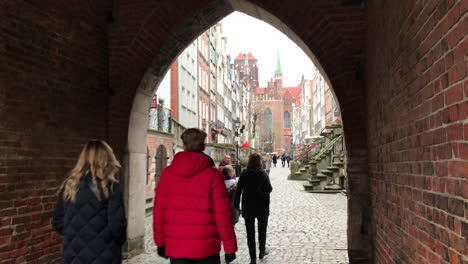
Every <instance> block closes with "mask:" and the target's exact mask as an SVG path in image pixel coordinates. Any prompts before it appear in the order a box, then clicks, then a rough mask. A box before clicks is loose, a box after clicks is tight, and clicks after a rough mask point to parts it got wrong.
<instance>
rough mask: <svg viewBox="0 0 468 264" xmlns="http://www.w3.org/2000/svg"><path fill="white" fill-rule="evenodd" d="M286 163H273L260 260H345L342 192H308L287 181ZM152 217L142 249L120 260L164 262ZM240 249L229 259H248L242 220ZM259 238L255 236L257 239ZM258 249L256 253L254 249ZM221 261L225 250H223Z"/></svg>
mask: <svg viewBox="0 0 468 264" xmlns="http://www.w3.org/2000/svg"><path fill="white" fill-rule="evenodd" d="M288 173H289V169H288V168H281V166H278V168H272V171H271V175H270V177H271V182H272V185H273V192H272V196H271V205H270V211H271V214H270V219H269V225H268V233H267V247H268V248H269V249H270V255H268V256H266V257H265V259H264V260H263V261H259V263H265V264H284V263H294V264H300V263H304V264H305V263H307V264H312V263H317V264H318V263H348V256H347V242H346V220H347V216H346V197H345V196H344V195H342V194H311V193H306V192H304V190H303V187H302V183H303V182H300V181H288V180H287V175H288ZM151 222H152V218H151V217H148V218H147V224H146V238H145V239H146V253H145V254H141V255H139V256H136V257H134V258H131V259H129V260H127V261H125V262H124V263H125V264H150V263H151V264H163V263H164V264H166V263H169V260H165V259H162V258H160V257H158V255H157V253H156V247H155V246H154V242H153V238H152V227H151ZM236 235H237V237H238V245H239V251H238V252H237V259H236V260H235V261H234V262H233V263H234V264H237V263H238V264H244V263H249V260H250V258H249V254H248V249H247V241H246V233H245V226H244V221H243V219H242V218H241V219H240V221H239V223H238V224H237V225H236ZM257 243H258V240H257ZM257 253H258V252H257ZM222 263H224V254H222Z"/></svg>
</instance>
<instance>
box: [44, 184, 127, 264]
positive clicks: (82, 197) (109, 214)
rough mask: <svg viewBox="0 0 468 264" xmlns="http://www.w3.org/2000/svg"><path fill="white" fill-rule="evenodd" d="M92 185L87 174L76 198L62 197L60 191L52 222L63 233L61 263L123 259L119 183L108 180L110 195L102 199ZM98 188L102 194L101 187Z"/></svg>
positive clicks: (124, 224) (93, 263)
mask: <svg viewBox="0 0 468 264" xmlns="http://www.w3.org/2000/svg"><path fill="white" fill-rule="evenodd" d="M97 180H98V183H99V181H100V180H99V179H97ZM99 184H100V183H99ZM92 188H96V186H94V185H93V184H92V179H91V176H90V175H88V176H86V177H85V178H84V179H83V180H82V181H81V183H80V185H79V190H78V192H77V194H76V201H75V202H72V201H64V200H63V195H62V194H63V193H62V192H61V194H60V198H59V200H58V202H57V206H56V208H55V212H54V216H53V219H52V225H53V227H54V228H55V230H57V232H58V233H60V234H62V235H63V250H62V263H63V264H65V263H66V264H71V263H73V264H81V263H83V264H101V263H102V264H115V263H121V262H122V252H121V251H122V245H123V243H124V242H125V240H126V228H127V219H126V217H125V208H124V202H123V193H122V187H121V186H120V184H118V183H113V184H112V185H111V184H109V186H108V188H109V190H110V195H109V198H108V199H107V200H101V201H99V200H98V199H97V197H96V195H95V194H94V192H93V191H92ZM99 191H100V193H101V194H102V195H101V197H103V193H102V188H99Z"/></svg>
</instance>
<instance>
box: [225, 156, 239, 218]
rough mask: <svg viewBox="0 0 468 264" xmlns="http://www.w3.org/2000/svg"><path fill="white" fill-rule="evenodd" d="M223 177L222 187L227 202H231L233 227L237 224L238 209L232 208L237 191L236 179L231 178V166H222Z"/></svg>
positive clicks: (232, 172) (232, 170)
mask: <svg viewBox="0 0 468 264" xmlns="http://www.w3.org/2000/svg"><path fill="white" fill-rule="evenodd" d="M223 176H224V185H225V186H226V190H227V192H228V196H229V200H230V202H231V211H232V222H233V224H234V225H235V224H237V222H239V214H240V212H239V209H237V208H235V207H234V197H235V195H236V190H237V181H236V179H234V178H233V176H234V168H233V167H232V166H231V165H227V166H224V169H223Z"/></svg>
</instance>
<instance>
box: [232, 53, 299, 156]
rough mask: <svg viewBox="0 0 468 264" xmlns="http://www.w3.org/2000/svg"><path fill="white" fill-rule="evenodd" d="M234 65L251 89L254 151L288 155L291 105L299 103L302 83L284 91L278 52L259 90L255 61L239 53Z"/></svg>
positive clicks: (251, 56)
mask: <svg viewBox="0 0 468 264" xmlns="http://www.w3.org/2000/svg"><path fill="white" fill-rule="evenodd" d="M234 65H235V67H236V69H237V70H238V72H239V74H240V77H241V80H245V81H246V82H247V83H248V84H249V86H250V87H251V90H250V91H251V94H252V98H253V112H252V116H253V123H254V135H255V141H256V144H255V145H256V148H257V149H259V150H261V151H263V152H267V153H269V152H276V153H278V154H279V155H281V154H282V153H285V152H289V151H291V145H292V131H291V130H292V119H293V104H295V103H298V101H299V95H300V92H301V84H302V83H300V84H299V85H298V86H297V87H283V72H282V70H281V62H280V56H279V52H278V55H277V63H276V70H275V72H274V77H273V78H271V79H270V80H269V81H268V83H267V86H266V87H264V88H261V87H259V83H258V68H257V59H256V58H255V57H254V56H253V55H252V54H251V53H250V52H249V53H248V54H243V53H239V55H238V56H237V57H236V59H235V60H234Z"/></svg>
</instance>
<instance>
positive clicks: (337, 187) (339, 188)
mask: <svg viewBox="0 0 468 264" xmlns="http://www.w3.org/2000/svg"><path fill="white" fill-rule="evenodd" d="M323 189H324V190H343V188H341V186H340V185H338V184H329V185H327V186H325V187H324V188H323Z"/></svg>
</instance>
